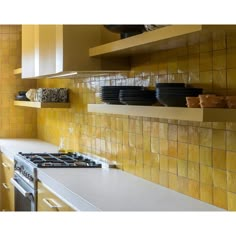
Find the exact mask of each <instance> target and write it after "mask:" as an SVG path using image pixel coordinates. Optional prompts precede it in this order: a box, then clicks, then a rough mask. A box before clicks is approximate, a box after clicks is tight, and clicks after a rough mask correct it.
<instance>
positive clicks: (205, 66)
mask: <svg viewBox="0 0 236 236" xmlns="http://www.w3.org/2000/svg"><path fill="white" fill-rule="evenodd" d="M199 69H200V71H211V70H212V52H202V53H200V66H199Z"/></svg>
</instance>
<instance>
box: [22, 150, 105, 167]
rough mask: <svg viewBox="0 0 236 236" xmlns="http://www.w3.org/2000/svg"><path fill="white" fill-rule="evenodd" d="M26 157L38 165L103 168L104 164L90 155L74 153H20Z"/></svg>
mask: <svg viewBox="0 0 236 236" xmlns="http://www.w3.org/2000/svg"><path fill="white" fill-rule="evenodd" d="M19 155H20V156H22V157H23V158H24V159H26V160H27V161H29V162H30V163H32V164H33V165H34V166H36V167H40V168H48V167H51V168H52V167H57V168H58V167H74V168H76V167H79V168H101V167H102V165H101V164H100V163H98V162H96V161H94V160H93V159H89V158H88V157H85V156H82V155H77V154H74V153H68V154H61V153H19Z"/></svg>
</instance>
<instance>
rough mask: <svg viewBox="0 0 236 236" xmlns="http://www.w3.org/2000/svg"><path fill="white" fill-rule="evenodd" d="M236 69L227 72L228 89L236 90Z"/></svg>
mask: <svg viewBox="0 0 236 236" xmlns="http://www.w3.org/2000/svg"><path fill="white" fill-rule="evenodd" d="M235 76H236V69H228V70H227V88H228V89H229V88H230V89H235V88H236V81H235Z"/></svg>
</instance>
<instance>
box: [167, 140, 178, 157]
mask: <svg viewBox="0 0 236 236" xmlns="http://www.w3.org/2000/svg"><path fill="white" fill-rule="evenodd" d="M168 156H170V157H178V143H177V142H175V141H168Z"/></svg>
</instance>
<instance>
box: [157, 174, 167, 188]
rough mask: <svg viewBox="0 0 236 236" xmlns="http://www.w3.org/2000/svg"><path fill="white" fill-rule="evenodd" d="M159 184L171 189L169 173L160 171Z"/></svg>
mask: <svg viewBox="0 0 236 236" xmlns="http://www.w3.org/2000/svg"><path fill="white" fill-rule="evenodd" d="M159 183H160V185H162V186H165V187H167V188H168V187H169V176H168V172H166V171H163V170H160V171H159Z"/></svg>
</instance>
